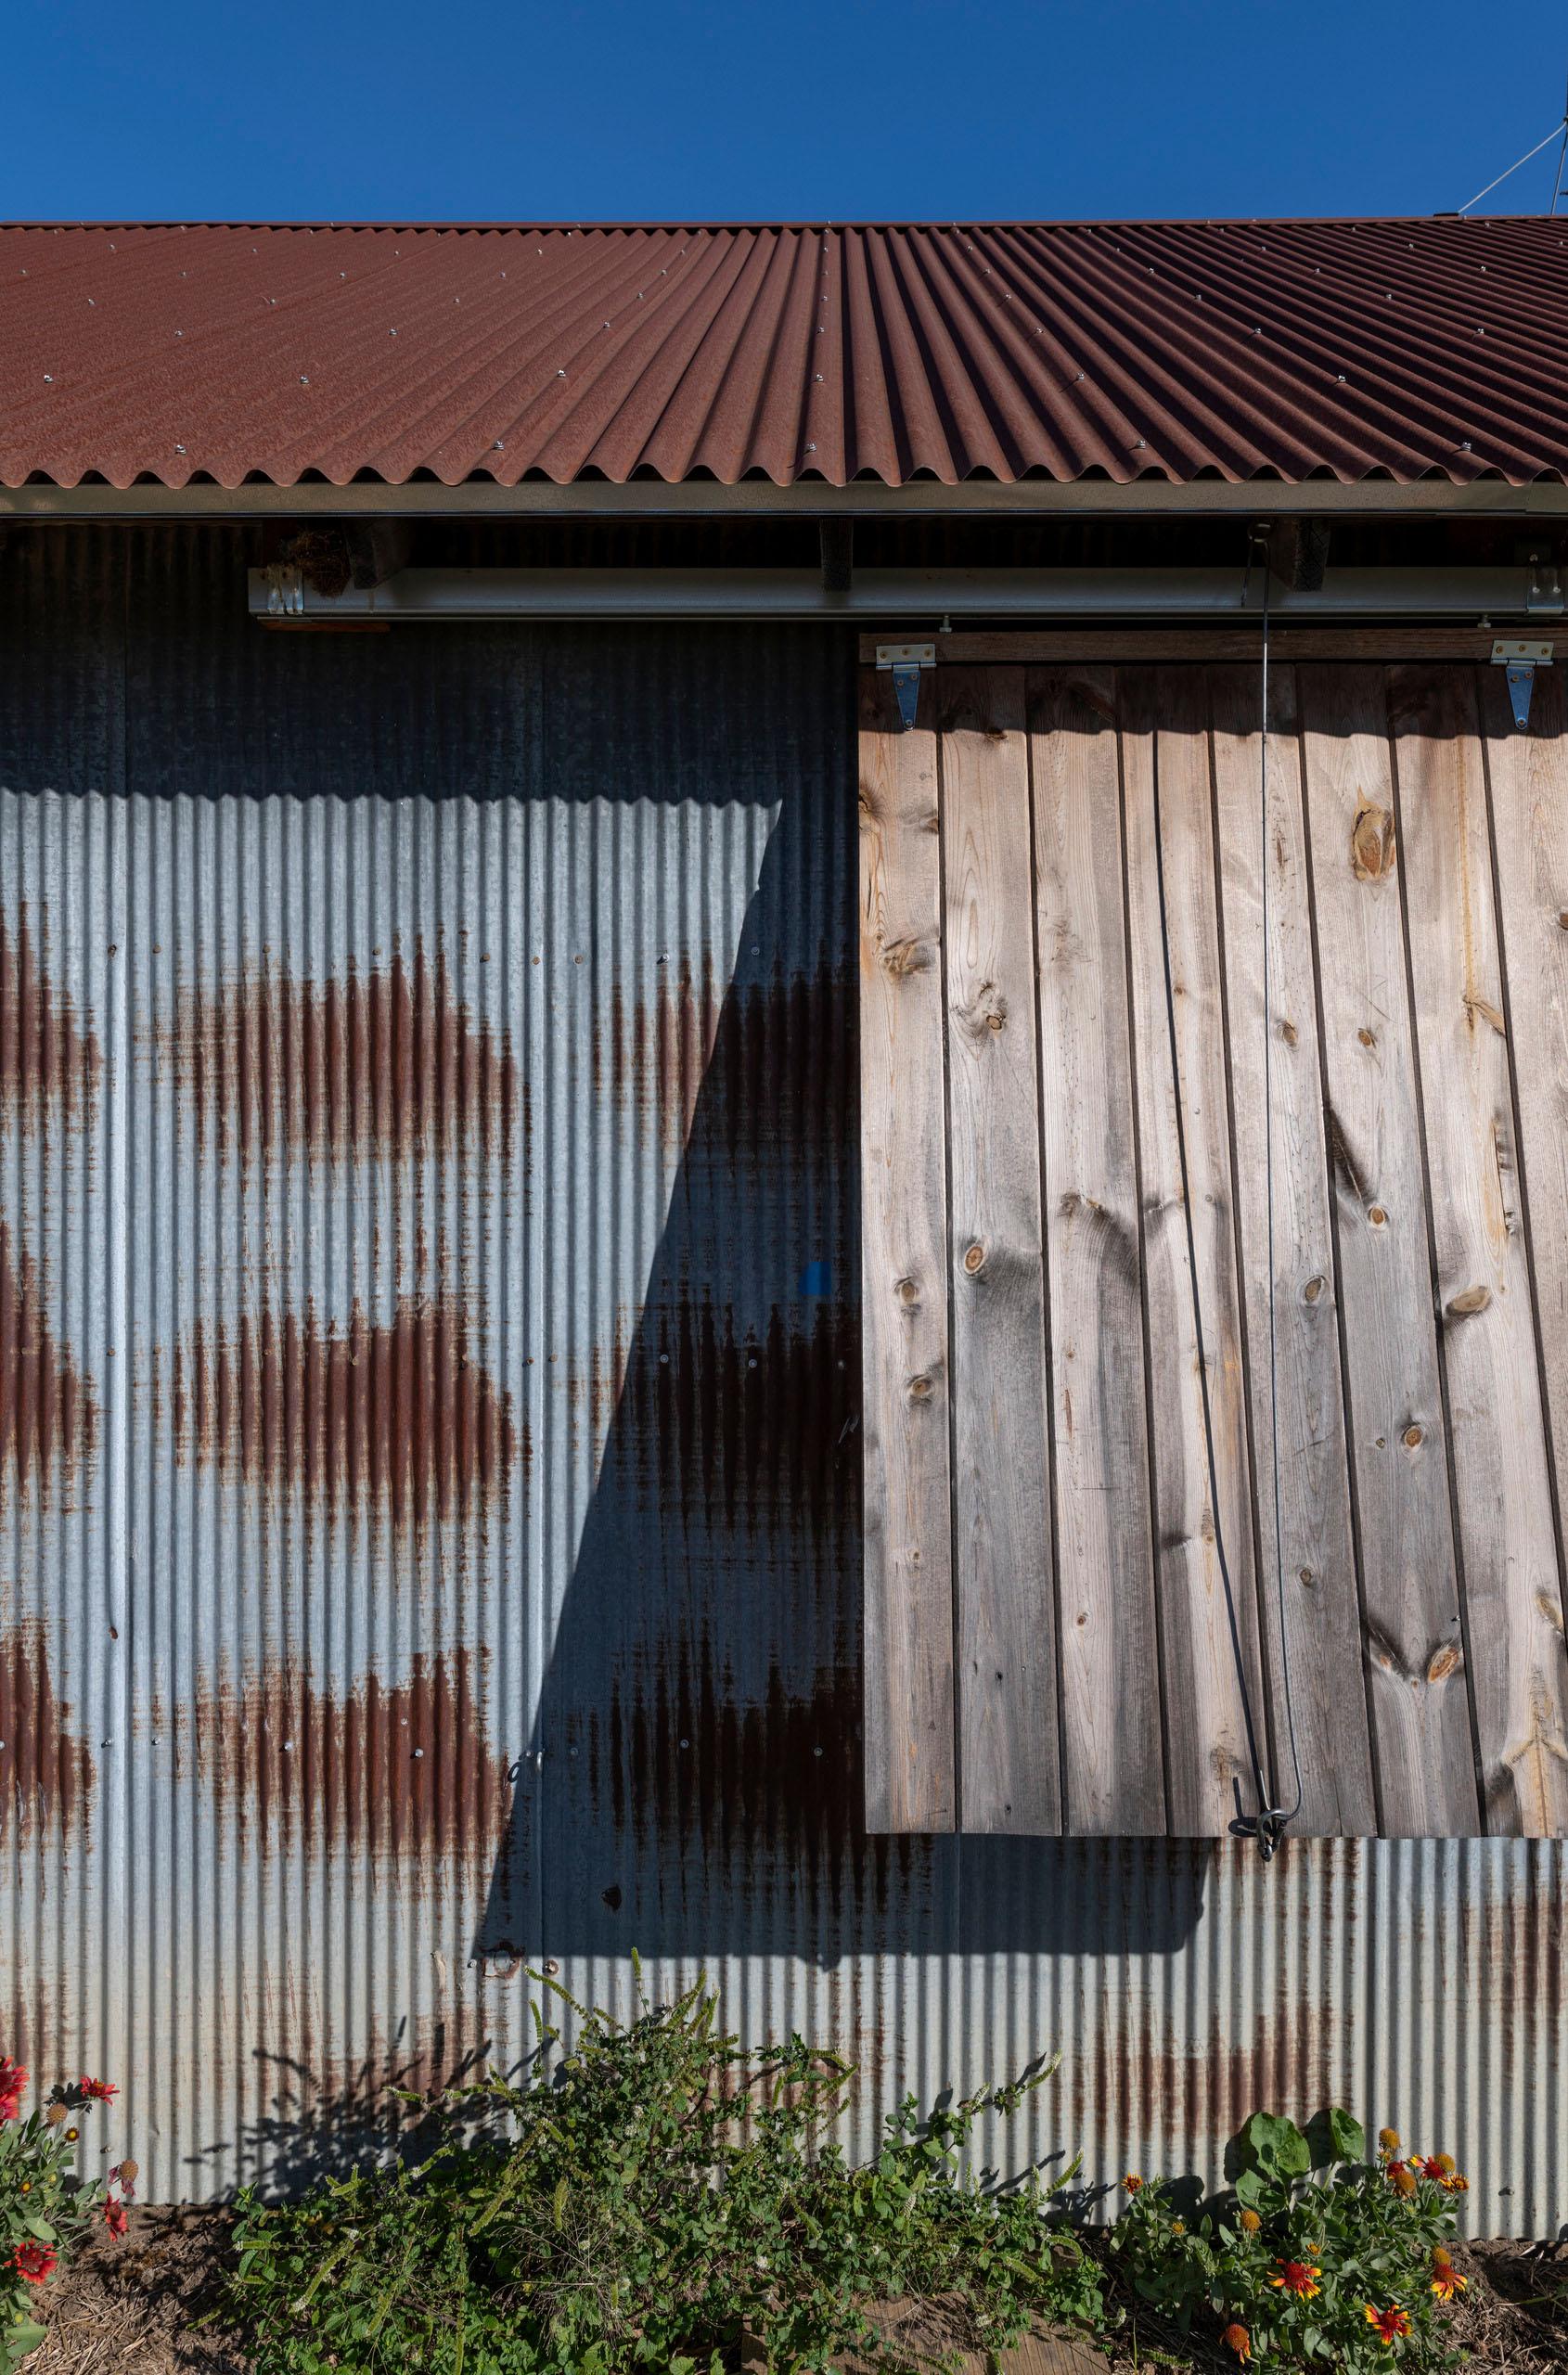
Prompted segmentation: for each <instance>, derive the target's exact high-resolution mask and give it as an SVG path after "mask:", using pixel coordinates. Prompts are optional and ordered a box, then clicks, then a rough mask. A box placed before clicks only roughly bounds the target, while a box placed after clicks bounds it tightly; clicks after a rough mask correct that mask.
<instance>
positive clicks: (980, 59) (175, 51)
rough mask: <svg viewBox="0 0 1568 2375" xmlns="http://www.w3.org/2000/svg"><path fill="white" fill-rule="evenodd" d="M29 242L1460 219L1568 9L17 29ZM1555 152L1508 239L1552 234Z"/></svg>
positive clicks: (826, 15) (1541, 129) (280, 14)
mask: <svg viewBox="0 0 1568 2375" xmlns="http://www.w3.org/2000/svg"><path fill="white" fill-rule="evenodd" d="M0 22H4V25H5V36H4V46H3V52H0V54H3V56H4V59H5V75H6V101H7V103H6V131H5V136H4V140H3V141H0V216H3V217H5V218H6V219H9V220H15V219H17V218H19V217H20V218H37V217H46V218H54V219H59V218H61V217H81V216H87V217H101V216H119V217H122V218H123V217H125V216H143V217H147V216H155V217H165V216H167V217H173V218H174V219H185V218H194V217H198V216H223V215H228V216H235V215H238V216H248V217H251V218H252V219H254V218H258V217H260V218H265V219H273V220H283V221H298V220H319V219H323V218H332V219H339V220H341V219H345V218H349V217H387V216H398V217H401V218H403V219H405V220H406V219H410V218H413V219H423V218H436V219H448V220H452V219H469V220H472V219H476V218H477V219H483V220H492V219H503V218H517V217H520V216H530V217H533V218H534V219H536V220H538V219H544V220H560V221H568V222H570V221H576V220H586V219H590V218H595V219H599V220H610V219H626V218H659V217H662V218H670V217H676V218H680V219H683V220H692V219H703V218H707V219H718V220H723V219H729V220H740V219H745V218H749V217H754V218H761V219H764V220H766V219H768V218H770V217H771V218H774V219H778V218H787V217H795V216H802V215H805V216H814V217H817V218H826V219H829V220H847V219H852V218H855V217H880V218H883V219H886V218H888V217H895V218H896V217H911V216H924V217H931V218H935V219H938V220H946V219H949V218H952V217H958V216H963V217H968V218H970V219H975V218H983V217H1018V216H1040V217H1052V216H1096V215H1124V216H1125V215H1167V214H1168V215H1204V214H1229V215H1261V214H1367V213H1410V214H1427V213H1431V212H1435V211H1437V210H1439V209H1442V208H1447V207H1457V206H1459V205H1462V204H1463V203H1464V201H1465V200H1466V199H1469V198H1470V197H1471V195H1472V192H1473V191H1474V190H1475V189H1477V188H1478V187H1479V186H1480V185H1481V184H1482V183H1484V182H1486V181H1489V180H1490V179H1491V177H1492V175H1493V174H1494V173H1500V172H1501V170H1502V168H1503V167H1504V166H1505V165H1506V164H1508V163H1509V162H1510V160H1512V159H1513V158H1514V157H1516V156H1517V155H1518V154H1519V153H1520V151H1521V150H1522V149H1524V148H1528V147H1529V146H1530V145H1531V144H1532V143H1533V142H1534V141H1536V140H1538V139H1539V138H1540V137H1541V135H1543V134H1544V133H1546V132H1547V131H1548V130H1549V127H1550V125H1551V123H1552V122H1553V121H1554V119H1560V118H1561V116H1562V108H1563V83H1564V71H1565V67H1568V6H1563V5H1562V4H1561V0H1555V4H1554V5H1550V6H1546V7H1544V8H1536V10H1534V11H1533V12H1532V13H1531V14H1530V16H1529V19H1528V21H1527V22H1525V21H1524V20H1523V19H1518V20H1515V19H1510V18H1509V17H1508V15H1507V12H1506V11H1502V10H1498V9H1497V8H1496V7H1495V6H1494V7H1483V8H1479V9H1478V8H1477V7H1476V6H1475V5H1474V0H1466V5H1465V6H1459V5H1458V0H1419V5H1418V0H1359V5H1350V0H1320V4H1319V0H1306V5H1305V6H1289V7H1287V6H1279V5H1276V0H1251V5H1237V4H1236V0H1209V5H1201V4H1200V0H1189V4H1188V5H1183V0H1167V5H1164V6H1156V5H1153V4H1152V0H1039V4H1038V5H1035V6H1006V5H970V0H903V5H887V4H886V0H884V5H881V6H876V7H872V6H867V5H864V0H838V5H836V6H835V5H831V0H828V4H827V5H824V0H735V5H733V6H729V7H726V8H722V9H720V8H714V7H710V6H690V5H687V0H658V5H651V0H640V5H628V4H627V0H597V5H595V6H576V5H571V0H561V4H560V5H556V6H550V7H548V8H540V7H530V6H495V5H494V0H491V5H484V0H481V5H479V6H472V7H465V8H462V9H458V8H455V7H452V6H442V5H441V0H421V5H418V6H416V5H413V4H412V0H373V4H372V0H356V5H353V6H348V5H345V0H304V5H301V4H300V0H295V5H292V6H290V5H287V0H274V5H271V6H262V5H259V0H247V5H244V6H237V5H234V0H199V5H198V4H197V0H129V5H128V0H71V5H61V6H47V5H41V0H11V5H10V7H9V9H8V10H7V11H6V15H5V17H4V19H0ZM1556 161H1557V160H1556V149H1555V146H1553V147H1552V148H1549V149H1547V150H1546V151H1544V152H1543V153H1542V155H1541V156H1540V157H1538V158H1537V159H1536V160H1535V162H1534V163H1533V164H1532V165H1529V166H1527V167H1526V168H1525V169H1524V170H1523V172H1522V173H1518V174H1516V175H1515V176H1514V177H1513V179H1512V180H1511V181H1510V182H1508V183H1506V184H1505V185H1504V186H1503V188H1502V189H1500V190H1499V191H1497V193H1495V195H1494V197H1493V198H1492V199H1489V200H1487V201H1486V202H1485V205H1484V207H1483V208H1482V210H1481V211H1482V212H1487V211H1490V210H1492V209H1497V211H1501V212H1544V211H1545V209H1546V207H1547V205H1548V203H1549V199H1550V195H1551V185H1552V175H1553V172H1554V170H1555V166H1556Z"/></svg>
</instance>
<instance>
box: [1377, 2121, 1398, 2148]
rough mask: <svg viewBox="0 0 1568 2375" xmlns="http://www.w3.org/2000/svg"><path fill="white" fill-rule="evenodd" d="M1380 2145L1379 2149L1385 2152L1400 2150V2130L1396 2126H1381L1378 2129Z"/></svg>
mask: <svg viewBox="0 0 1568 2375" xmlns="http://www.w3.org/2000/svg"><path fill="white" fill-rule="evenodd" d="M1378 2145H1379V2149H1380V2150H1382V2151H1384V2152H1397V2151H1398V2150H1399V2130H1398V2129H1397V2128H1396V2127H1380V2128H1379V2130H1378Z"/></svg>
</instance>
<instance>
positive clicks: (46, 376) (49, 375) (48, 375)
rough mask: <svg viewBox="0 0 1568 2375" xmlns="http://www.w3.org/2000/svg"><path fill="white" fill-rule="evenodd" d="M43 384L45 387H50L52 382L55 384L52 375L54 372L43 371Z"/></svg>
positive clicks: (52, 384)
mask: <svg viewBox="0 0 1568 2375" xmlns="http://www.w3.org/2000/svg"><path fill="white" fill-rule="evenodd" d="M44 384H45V387H46V388H52V387H53V386H54V384H55V375H54V373H53V372H52V371H45V374H44Z"/></svg>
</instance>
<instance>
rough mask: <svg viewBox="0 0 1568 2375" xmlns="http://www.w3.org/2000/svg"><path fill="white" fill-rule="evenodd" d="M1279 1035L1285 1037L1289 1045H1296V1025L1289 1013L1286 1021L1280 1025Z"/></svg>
mask: <svg viewBox="0 0 1568 2375" xmlns="http://www.w3.org/2000/svg"><path fill="white" fill-rule="evenodd" d="M1279 1036H1280V1038H1281V1039H1283V1041H1284V1042H1285V1045H1286V1046H1287V1047H1293V1046H1295V1044H1296V1037H1297V1033H1296V1026H1295V1024H1294V1023H1293V1022H1292V1021H1291V1019H1290V1017H1289V1016H1288V1015H1287V1017H1286V1018H1285V1021H1283V1022H1282V1023H1281V1024H1280V1025H1279Z"/></svg>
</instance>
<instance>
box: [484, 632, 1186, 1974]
mask: <svg viewBox="0 0 1568 2375" xmlns="http://www.w3.org/2000/svg"><path fill="white" fill-rule="evenodd" d="M846 673H847V672H846ZM759 730H760V728H759ZM842 738H843V739H842V750H841V751H838V752H837V753H835V764H833V765H832V766H831V767H829V768H828V769H825V770H823V771H822V773H821V774H820V776H819V777H818V778H817V779H816V781H811V782H806V781H803V782H802V783H801V784H799V785H798V786H797V787H794V788H791V789H790V790H787V791H786V793H785V796H784V798H783V801H782V803H781V806H780V811H779V815H778V824H777V826H776V827H775V828H774V830H773V832H772V835H771V837H770V839H769V841H768V844H767V848H766V852H765V858H764V862H763V866H762V869H761V873H760V877H759V879H758V881H757V885H756V889H755V892H754V894H753V896H752V902H751V906H750V910H749V913H748V916H747V919H746V923H745V926H744V929H743V931H742V932H741V935H740V950H741V955H740V958H739V964H738V967H737V970H736V973H735V976H734V979H733V980H732V981H731V982H730V983H729V984H728V986H727V989H726V993H725V995H724V998H723V1003H722V1006H721V1008H720V1011H719V1015H718V1020H717V1027H716V1033H715V1036H714V1040H713V1051H712V1055H711V1058H710V1059H709V1061H708V1063H707V1067H706V1070H705V1072H704V1073H703V1075H702V1078H701V1082H700V1087H699V1089H698V1090H697V1093H696V1097H695V1101H694V1104H693V1105H692V1107H691V1110H690V1117H689V1127H688V1130H687V1134H686V1139H685V1146H684V1151H683V1153H682V1155H681V1157H680V1161H679V1164H678V1168H677V1172H676V1175H675V1182H674V1187H673V1192H672V1194H671V1198H670V1203H669V1209H668V1217H667V1221H666V1225H665V1227H664V1230H663V1234H662V1239H661V1241H660V1244H659V1247H658V1251H657V1253H656V1256H655V1259H654V1261H653V1264H652V1268H651V1273H650V1276H649V1280H648V1286H647V1292H646V1297H645V1299H644V1302H643V1303H642V1306H641V1310H640V1314H639V1315H638V1316H637V1317H636V1323H635V1327H634V1329H633V1332H632V1334H631V1337H630V1341H629V1342H627V1343H625V1344H624V1345H623V1346H622V1347H618V1348H617V1349H616V1352H615V1354H614V1357H613V1359H612V1360H611V1361H610V1362H609V1363H607V1365H606V1379H605V1384H604V1391H605V1393H606V1395H607V1397H608V1398H610V1399H611V1400H612V1409H611V1412H610V1417H609V1420H608V1431H607V1435H606V1440H605V1444H604V1450H603V1456H602V1461H601V1465H600V1470H599V1475H598V1484H597V1488H596V1490H595V1492H594V1495H593V1498H592V1501H591V1505H590V1507H589V1509H588V1513H587V1517H586V1521H585V1527H584V1531H583V1536H582V1542H581V1547H580V1549H579V1552H578V1556H577V1560H576V1562H575V1567H574V1570H573V1573H572V1578H571V1581H570V1585H569V1586H568V1588H567V1591H566V1594H565V1598H564V1601H563V1603H562V1606H561V1609H560V1613H559V1623H558V1624H557V1629H556V1635H555V1641H554V1647H553V1651H552V1653H551V1655H550V1659H549V1662H548V1666H547V1671H546V1678H545V1682H544V1688H543V1691H542V1697H541V1703H540V1711H539V1716H538V1722H537V1727H536V1729H535V1732H534V1736H533V1740H532V1742H531V1752H532V1753H533V1754H534V1755H536V1756H538V1757H539V1758H540V1759H541V1760H542V1762H541V1765H540V1767H539V1788H538V1791H537V1792H536V1793H525V1792H524V1791H521V1790H520V1791H518V1792H517V1808H518V1811H517V1814H516V1816H515V1817H514V1821H515V1822H516V1823H518V1824H520V1825H521V1824H523V1823H526V1822H527V1821H528V1820H529V1819H530V1817H529V1814H528V1810H527V1799H528V1797H529V1796H530V1795H533V1799H534V1804H535V1805H536V1806H537V1807H538V1808H539V1812H538V1813H537V1814H536V1815H535V1816H534V1817H533V1819H534V1820H535V1821H536V1822H537V1823H538V1826H539V1828H538V1833H537V1835H536V1836H535V1837H534V1838H532V1839H524V1838H523V1837H522V1836H521V1833H520V1832H514V1835H513V1836H512V1838H510V1839H509V1840H508V1842H507V1844H506V1846H505V1848H504V1849H503V1852H502V1854H501V1855H500V1856H499V1858H498V1860H497V1863H496V1867H495V1874H494V1877H493V1881H492V1885H491V1890H490V1894H489V1901H488V1905H487V1908H486V1912H485V1916H484V1919H483V1922H482V1929H481V1932H480V1934H479V1937H478V1939H477V1941H476V1951H477V1952H478V1953H479V1954H480V1955H481V1956H483V1957H491V1956H500V1957H503V1958H506V1957H509V1956H510V1955H514V1954H526V1955H528V1956H530V1957H533V1956H536V1955H542V1954H549V1955H555V1956H572V1955H613V1954H624V1953H625V1952H626V1951H627V1950H628V1948H630V1947H632V1946H634V1945H635V1946H636V1948H637V1949H638V1950H639V1952H642V1953H644V1954H651V1955H669V1956H699V1957H701V1958H707V1959H708V1960H710V1961H711V1960H712V1958H713V1957H715V1956H722V1955H727V1954H737V1955H739V1954H750V1955H768V1954H772V1955H794V1956H801V1957H804V1958H808V1959H810V1960H814V1961H816V1962H817V1963H819V1964H823V1965H828V1964H831V1963H834V1962H837V1961H839V1960H840V1959H841V1958H844V1957H846V1956H851V1955H855V1954H859V1953H868V1952H872V1953H889V1952H892V1953H897V1952H901V1951H908V1952H910V1953H912V1954H928V1955H934V1954H944V1953H956V1952H960V1951H961V1952H966V1953H979V1952H987V1951H1004V1950H1016V1951H1021V1952H1055V1953H1060V1954H1070V1953H1074V1952H1097V1953H1112V1954H1113V1953H1116V1952H1119V1951H1125V1952H1127V1953H1150V1952H1155V1953H1158V1952H1162V1951H1169V1950H1172V1949H1174V1948H1176V1946H1178V1945H1180V1944H1181V1943H1182V1942H1183V1941H1184V1940H1185V1939H1187V1938H1188V1937H1189V1935H1190V1933H1191V1932H1192V1930H1193V1928H1194V1927H1195V1925H1196V1922H1197V1919H1198V1917H1199V1914H1200V1912H1201V1910H1202V1897H1203V1889H1204V1883H1205V1880H1206V1876H1207V1872H1208V1869H1209V1867H1210V1864H1211V1862H1212V1857H1213V1850H1212V1846H1208V1845H1204V1844H1202V1843H1200V1842H1193V1843H1192V1844H1191V1845H1190V1846H1187V1845H1179V1846H1178V1845H1175V1844H1173V1843H1172V1842H1158V1848H1157V1852H1156V1853H1153V1854H1150V1853H1149V1852H1147V1851H1146V1850H1140V1849H1139V1848H1138V1847H1137V1844H1136V1843H1135V1842H1060V1841H1047V1840H982V1839H969V1840H955V1839H947V1840H931V1839H923V1838H910V1839H893V1840H890V1839H887V1838H873V1837H870V1836H868V1834H867V1832H866V1829H865V1827H864V1823H863V1819H862V1807H863V1779H862V1763H861V1740H860V1637H859V1595H860V1490H861V1437H860V1431H859V1403H860V1345H859V1329H858V1246H859V1184H858V1181H859V1175H858V1086H857V1081H858V1051H857V1044H856V1015H857V985H856V955H855V932H856V918H855V903H856V889H855V884H856V847H855V831H856V827H855V796H854V794H855V756H854V738H853V722H852V716H851V712H850V705H849V702H848V700H847V699H846V700H845V701H844V703H843V725H842ZM713 796H723V797H734V796H735V791H734V787H733V784H732V783H731V784H729V785H726V787H725V788H724V789H723V790H722V792H721V790H720V789H719V787H717V786H715V787H714V794H713ZM742 796H743V795H742ZM525 1870H528V1871H531V1872H532V1874H533V1879H534V1881H535V1884H536V1886H537V1888H538V1895H537V1896H536V1897H535V1896H534V1895H533V1892H532V1891H530V1890H527V1889H525V1888H524V1887H523V1886H522V1885H521V1880H520V1876H521V1873H522V1872H523V1871H525ZM533 1904H537V1905H539V1906H542V1912H541V1913H540V1914H539V1915H537V1916H535V1915H533V1914H532V1913H531V1911H530V1906H531V1905H533ZM534 1919H537V1920H538V1921H539V1924H540V1927H539V1932H538V1934H537V1935H533V1934H530V1932H531V1928H532V1924H533V1920H534Z"/></svg>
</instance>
